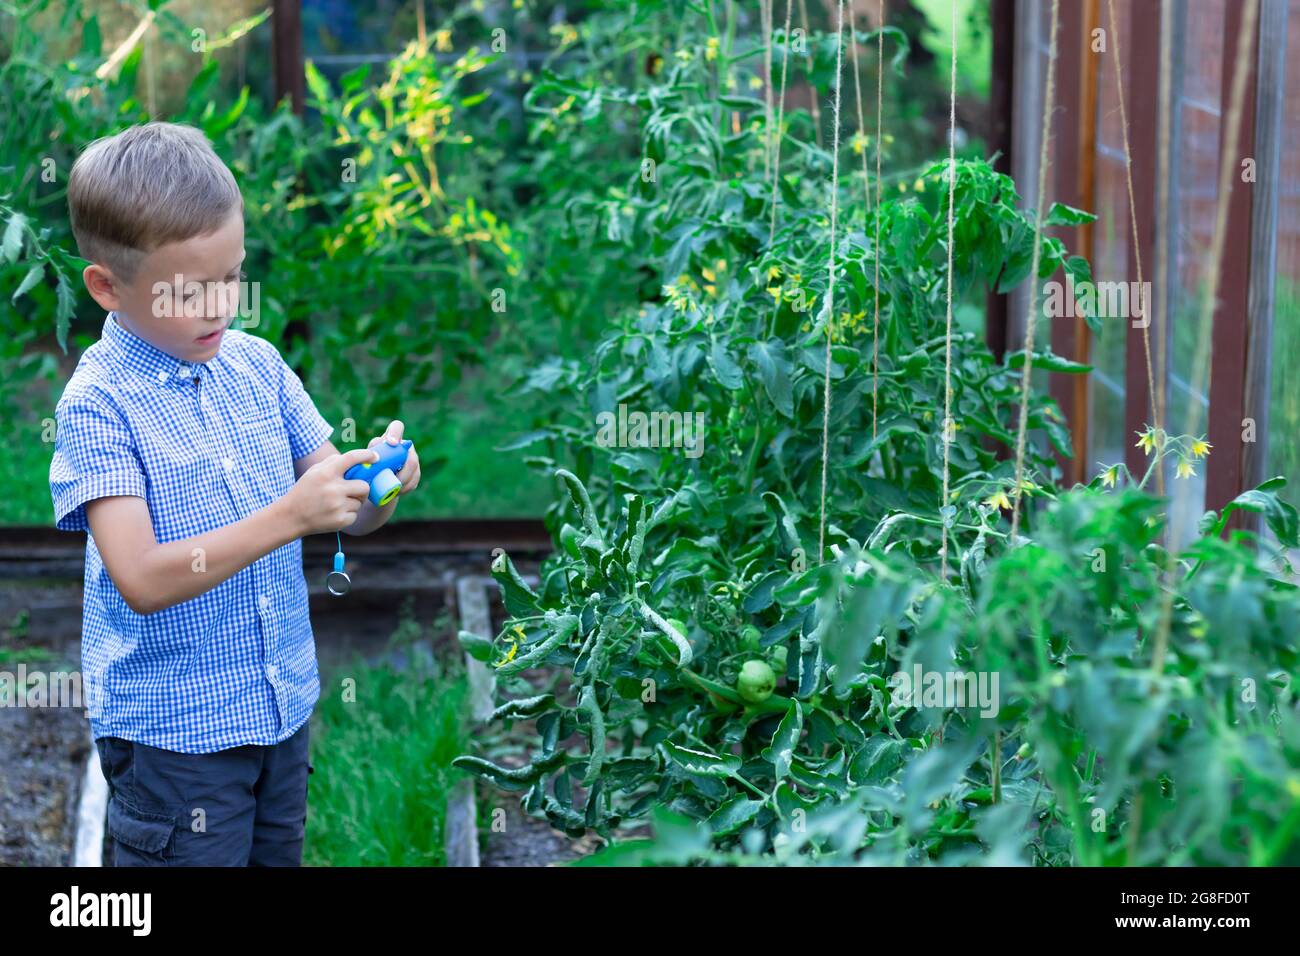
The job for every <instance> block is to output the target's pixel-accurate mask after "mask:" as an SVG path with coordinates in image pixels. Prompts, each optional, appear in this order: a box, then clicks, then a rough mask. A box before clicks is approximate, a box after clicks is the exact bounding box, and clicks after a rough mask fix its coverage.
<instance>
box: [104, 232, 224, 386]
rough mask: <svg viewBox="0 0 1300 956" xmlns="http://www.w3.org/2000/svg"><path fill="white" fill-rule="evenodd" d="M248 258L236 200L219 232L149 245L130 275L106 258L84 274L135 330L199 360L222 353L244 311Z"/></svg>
mask: <svg viewBox="0 0 1300 956" xmlns="http://www.w3.org/2000/svg"><path fill="white" fill-rule="evenodd" d="M243 261H244V212H243V209H242V208H240V207H236V208H235V209H233V210H232V211H231V213H230V215H229V216H228V217H227V218H226V221H225V222H223V223H222V224H221V226H219V227H218V228H217V230H216V231H215V232H213V233H211V234H209V235H206V236H195V237H193V238H191V239H185V240H183V241H181V242H173V243H169V244H167V245H165V246H159V247H158V248H157V249H154V250H153V251H152V252H150V253H148V254H147V255H146V256H145V257H144V258H143V259H141V260H140V266H139V268H138V269H137V270H136V273H135V276H134V277H133V278H132V279H131V281H130V282H123V281H122V280H121V279H119V278H118V277H116V276H115V275H113V273H111V272H110V271H109V270H108V269H106V268H105V267H103V266H99V265H90V266H87V267H86V270H85V272H84V273H83V278H84V279H85V282H86V288H87V289H88V290H89V292H90V294H91V296H92V297H93V298H94V300H95V301H96V302H98V303H99V304H100V305H101V306H102V307H103V308H105V309H106V310H108V311H111V312H115V313H117V317H118V319H119V320H120V321H121V323H122V325H123V326H125V327H126V328H127V329H128V330H129V331H130V332H132V333H134V334H135V335H137V336H139V337H140V338H142V339H144V340H145V341H146V342H148V343H149V344H151V345H153V346H155V347H156V348H159V349H161V350H162V351H164V352H166V353H167V354H168V355H172V356H175V357H176V358H178V359H184V360H185V361H187V362H195V363H199V362H206V361H208V360H209V359H210V358H212V357H213V356H214V355H216V354H217V351H218V350H219V349H220V348H221V339H222V337H223V333H224V332H225V330H226V328H227V327H228V326H229V325H230V323H231V321H232V320H233V319H234V318H235V316H236V314H237V313H238V309H239V291H240V289H239V281H240V276H241V274H242V273H241V271H240V267H241V265H242V264H243Z"/></svg>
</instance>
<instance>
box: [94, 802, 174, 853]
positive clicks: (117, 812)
mask: <svg viewBox="0 0 1300 956" xmlns="http://www.w3.org/2000/svg"><path fill="white" fill-rule="evenodd" d="M175 829H176V818H175V817H169V816H165V815H164V814H161V813H150V812H149V811H147V810H141V809H140V808H139V807H136V806H133V805H132V804H130V803H127V802H126V801H124V800H123V799H122V798H121V797H120V796H118V795H116V794H114V795H113V796H112V797H110V798H109V801H108V832H109V834H110V835H111V836H112V837H113V839H114V840H115V841H117V842H118V843H120V844H122V846H125V847H130V848H131V850H134V851H136V855H139V854H143V855H144V856H148V857H154V858H155V859H157V860H159V861H165V860H167V859H170V857H171V855H172V851H173V849H174V848H173V846H172V832H173V831H174V830H175Z"/></svg>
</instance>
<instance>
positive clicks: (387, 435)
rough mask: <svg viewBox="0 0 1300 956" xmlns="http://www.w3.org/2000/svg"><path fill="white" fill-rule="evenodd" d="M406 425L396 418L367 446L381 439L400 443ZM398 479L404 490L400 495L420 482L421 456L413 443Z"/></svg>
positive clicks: (393, 443)
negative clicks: (416, 451)
mask: <svg viewBox="0 0 1300 956" xmlns="http://www.w3.org/2000/svg"><path fill="white" fill-rule="evenodd" d="M405 427H406V426H405V425H403V424H402V423H401V422H400V421H397V420H394V421H392V422H390V423H389V425H388V430H387V431H386V432H384V433H383V434H382V435H380V436H379V437H378V438H372V439H370V444H369V445H368V446H367V447H368V448H374V447H375V446H376V445H378V444H379V443H380V442H381V441H386V442H388V444H390V445H396V444H399V443H400V442H401V440H402V431H403V429H405ZM397 480H398V481H400V482H401V483H402V490H401V491H399V492H398V495H405V494H409V493H410V492H412V491H414V490H415V489H416V487H417V486H418V485H419V484H420V456H419V455H417V454H416V453H415V445H414V444H412V445H411V448H410V450H409V451H407V453H406V464H405V465H403V466H402V470H401V471H399V472H398V473H397Z"/></svg>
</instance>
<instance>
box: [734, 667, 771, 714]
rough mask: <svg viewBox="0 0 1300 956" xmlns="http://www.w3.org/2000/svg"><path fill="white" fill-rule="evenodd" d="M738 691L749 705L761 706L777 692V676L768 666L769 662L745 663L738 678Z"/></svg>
mask: <svg viewBox="0 0 1300 956" xmlns="http://www.w3.org/2000/svg"><path fill="white" fill-rule="evenodd" d="M736 690H738V691H739V692H740V696H741V697H742V698H743V699H745V700H746V701H748V702H749V703H751V704H761V703H762V702H763V701H765V700H767V699H768V698H769V697H771V696H772V691H774V690H776V674H774V673H773V672H772V668H770V667H768V666H767V661H745V664H744V666H743V667H741V668H740V676H739V677H737V678H736Z"/></svg>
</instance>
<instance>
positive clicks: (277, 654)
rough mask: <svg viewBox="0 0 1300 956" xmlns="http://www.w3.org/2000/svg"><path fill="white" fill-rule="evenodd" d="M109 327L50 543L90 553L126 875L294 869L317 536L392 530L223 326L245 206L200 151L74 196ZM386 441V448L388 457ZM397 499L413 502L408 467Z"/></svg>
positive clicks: (91, 596) (307, 418) (62, 425)
mask: <svg viewBox="0 0 1300 956" xmlns="http://www.w3.org/2000/svg"><path fill="white" fill-rule="evenodd" d="M68 206H69V212H70V215H71V220H72V229H73V233H74V235H75V236H76V239H77V245H78V247H79V249H80V251H81V255H82V256H83V258H85V259H88V260H89V261H90V263H91V265H89V266H87V267H86V269H85V272H84V273H83V279H84V281H85V284H86V289H87V290H88V291H89V292H90V295H91V297H92V298H93V299H94V300H95V301H96V302H97V303H99V304H100V305H101V306H103V308H104V309H105V310H107V312H108V315H107V317H106V319H105V321H104V328H103V334H102V337H101V339H100V341H99V342H97V343H96V344H95V345H93V346H91V347H90V348H89V349H87V350H86V353H85V354H84V355H83V356H82V358H81V361H80V362H79V363H78V365H77V369H76V371H75V372H74V373H73V376H72V378H71V380H70V381H69V382H68V385H67V387H66V388H65V389H64V392H63V396H62V397H61V398H60V399H59V403H58V406H57V409H56V412H55V419H56V423H57V432H56V439H55V448H54V460H53V462H52V463H51V465H50V491H51V494H52V496H53V499H54V516H55V523H56V525H57V527H59V528H61V529H64V530H68V531H80V530H86V531H89V537H88V538H87V541H86V569H85V608H84V615H83V623H82V652H81V653H82V672H83V679H84V682H85V688H86V693H87V696H88V698H89V712H90V721H91V732H92V734H93V736H94V738H95V744H96V747H97V748H98V749H99V755H100V764H101V766H102V767H103V770H104V775H105V777H106V778H107V779H108V781H109V789H110V799H109V806H108V829H109V831H110V833H111V835H112V837H113V843H114V846H115V848H116V860H115V863H116V865H119V866H121V865H137V866H183V865H211V866H245V865H254V866H257V865H279V866H296V865H299V864H300V863H301V858H302V840H303V831H304V826H305V823H306V804H307V774H308V773H309V772H310V771H311V769H312V768H311V766H310V764H309V763H308V760H307V754H308V747H307V735H308V718H309V717H310V716H311V711H312V707H313V705H314V704H315V702H316V700H317V699H318V698H319V696H320V682H319V672H318V670H317V666H316V648H315V642H314V640H313V637H312V629H311V622H310V619H309V617H308V612H307V585H306V581H305V580H304V578H303V572H302V543H301V541H300V539H301V538H302V537H303V536H304V535H308V534H318V533H325V532H328V533H334V532H336V531H346V532H348V533H349V534H353V535H361V534H369V533H370V532H371V531H374V530H375V529H376V528H378V527H380V526H381V525H382V524H384V522H386V521H387V520H388V519H389V517H390V516H391V515H392V512H393V510H394V508H395V507H396V504H395V502H394V503H390V504H388V505H385V506H384V507H382V508H377V507H375V506H374V505H373V504H371V502H370V501H369V500H368V498H367V491H368V485H367V484H366V482H364V481H360V480H352V481H347V480H344V478H343V473H344V472H345V471H346V470H347V469H348V468H350V467H352V466H353V465H355V464H358V463H360V462H366V461H373V460H375V459H376V458H377V457H378V456H377V455H376V453H375V452H374V451H372V450H370V449H356V450H354V451H350V452H348V453H346V454H342V455H341V454H339V452H338V449H336V448H335V447H334V445H333V444H332V443H331V442H330V441H329V436H330V434H331V433H332V432H333V431H334V429H333V428H332V427H331V426H330V425H329V424H328V423H327V422H326V421H325V420H324V419H323V418H322V417H321V415H320V413H319V412H318V411H317V410H316V406H315V405H314V404H313V402H312V400H311V398H310V397H309V396H308V395H307V393H306V391H305V390H304V389H303V386H302V382H301V381H300V380H299V378H298V376H297V375H295V374H294V372H293V371H292V370H291V369H290V368H289V367H288V366H287V365H286V364H285V363H284V360H283V359H282V358H281V357H280V354H279V352H277V351H276V349H275V347H274V346H272V345H271V343H270V342H268V341H266V340H265V339H261V338H257V337H255V336H252V335H249V334H247V333H245V332H242V331H239V330H236V329H232V328H230V327H229V326H230V324H231V321H232V320H233V318H234V315H235V304H236V303H237V302H238V300H239V296H238V295H237V294H233V293H234V291H236V290H237V289H238V284H239V282H240V280H241V279H242V277H243V273H242V272H241V265H242V263H243V259H244V248H243V246H244V221H243V213H244V205H243V199H242V198H241V196H240V193H239V188H238V186H236V184H235V180H234V177H233V176H232V175H231V173H230V170H228V169H227V168H226V167H225V166H224V165H223V164H222V162H221V161H220V160H219V159H218V158H217V156H216V154H215V153H214V152H213V151H212V147H211V146H210V145H209V143H208V141H207V140H206V139H205V138H204V136H203V134H202V133H201V132H199V131H198V130H196V129H193V128H191V127H187V126H181V125H175V124H170V123H149V124H146V125H143V126H137V127H133V128H131V129H128V130H126V131H124V132H122V133H119V134H117V135H116V136H110V137H106V138H104V139H100V140H97V141H96V142H94V143H92V144H91V145H90V146H89V147H88V148H87V149H86V150H85V152H84V153H83V154H82V155H81V156H80V157H79V158H78V160H77V162H76V164H75V165H74V166H73V169H72V173H71V176H70V178H69V182H68ZM402 428H403V426H402V423H401V422H397V421H395V422H393V423H392V424H391V425H389V427H388V430H387V433H386V434H385V435H384V436H383V437H382V438H376V439H375V440H374V441H372V442H371V443H370V444H371V445H372V446H373V445H374V444H375V443H377V442H379V441H384V440H387V441H389V442H393V443H395V442H397V441H399V440H400V439H401V437H402ZM397 477H398V479H399V480H400V481H401V482H402V494H406V493H409V492H410V491H412V490H413V489H414V488H415V487H416V485H418V484H419V480H420V464H419V459H418V457H417V456H416V454H415V449H414V447H412V448H411V451H410V454H409V456H408V458H407V463H406V466H405V467H404V468H403V469H402V470H401V472H400V473H399V474H398V476H397Z"/></svg>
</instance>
